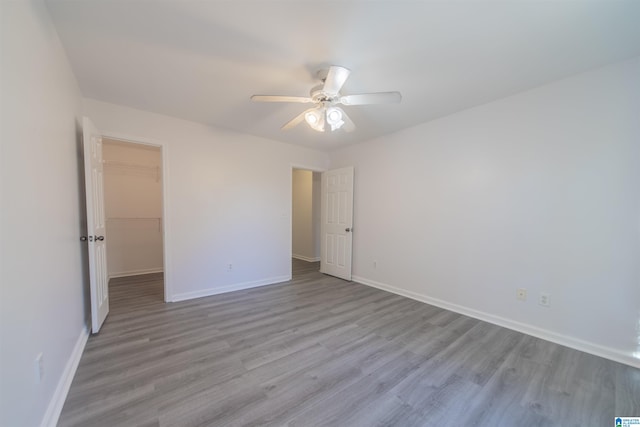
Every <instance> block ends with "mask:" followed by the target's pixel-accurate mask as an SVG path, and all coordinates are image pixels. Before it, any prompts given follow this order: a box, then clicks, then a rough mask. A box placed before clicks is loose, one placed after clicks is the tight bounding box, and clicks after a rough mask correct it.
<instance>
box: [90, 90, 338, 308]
mask: <svg viewBox="0 0 640 427" xmlns="http://www.w3.org/2000/svg"><path fill="white" fill-rule="evenodd" d="M84 107H85V112H86V114H87V115H88V116H89V117H90V118H91V119H92V120H93V121H94V122H95V124H96V126H97V127H98V129H99V130H100V131H101V132H103V133H105V134H107V135H109V136H111V137H116V138H124V139H128V140H138V141H143V142H156V143H159V144H162V145H163V146H164V150H165V151H164V153H165V156H166V164H165V176H164V178H165V180H164V185H165V187H166V197H167V198H166V202H165V206H166V207H167V209H168V210H167V211H166V212H165V214H166V216H165V227H166V231H165V237H166V239H167V241H166V242H165V249H166V251H167V254H166V255H165V261H166V262H165V275H166V279H167V281H168V283H169V284H170V289H169V292H168V298H169V299H173V300H179V299H184V298H193V297H197V296H203V295H210V294H214V293H218V292H224V291H228V290H233V289H240V288H245V287H250V286H257V285H260V284H266V283H273V282H277V281H283V280H287V279H288V277H289V272H290V263H291V261H290V258H289V257H290V244H291V243H290V242H291V225H290V221H291V219H290V212H291V165H292V164H303V165H309V167H313V168H326V167H327V165H328V155H327V154H324V153H319V152H317V151H313V150H309V149H306V148H300V147H295V146H292V145H288V144H282V143H278V142H274V141H270V140H266V139H261V138H257V137H253V136H249V135H241V134H238V133H235V132H227V131H223V130H219V129H215V128H212V127H209V126H206V125H203V124H197V123H193V122H188V121H185V120H180V119H176V118H172V117H167V116H162V115H158V114H153V113H148V112H144V111H140V110H134V109H131V108H126V107H122V106H117V105H113V104H107V103H103V102H98V101H95V100H91V99H85V103H84ZM228 264H232V265H233V267H232V269H231V271H229V269H228Z"/></svg>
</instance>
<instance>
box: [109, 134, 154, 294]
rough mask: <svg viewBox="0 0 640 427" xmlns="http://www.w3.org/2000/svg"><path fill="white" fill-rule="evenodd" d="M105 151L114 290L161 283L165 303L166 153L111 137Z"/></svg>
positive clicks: (110, 283) (110, 275)
mask: <svg viewBox="0 0 640 427" xmlns="http://www.w3.org/2000/svg"><path fill="white" fill-rule="evenodd" d="M102 149H103V153H102V156H103V162H104V209H105V222H106V233H107V239H106V246H107V247H106V251H107V273H108V280H109V285H110V286H121V287H125V286H133V285H134V284H140V283H145V281H146V282H152V281H153V282H157V283H158V290H157V292H155V293H154V295H155V296H157V297H158V298H161V299H162V300H165V295H164V286H163V285H162V279H163V278H162V274H163V272H164V261H163V259H164V244H163V240H164V239H163V235H164V232H163V223H164V221H163V197H162V194H163V191H162V185H163V184H162V177H163V170H162V150H161V148H160V147H156V146H152V145H146V144H138V143H133V142H125V141H120V140H116V139H111V138H106V137H104V138H103V140H102ZM136 286H137V285H136Z"/></svg>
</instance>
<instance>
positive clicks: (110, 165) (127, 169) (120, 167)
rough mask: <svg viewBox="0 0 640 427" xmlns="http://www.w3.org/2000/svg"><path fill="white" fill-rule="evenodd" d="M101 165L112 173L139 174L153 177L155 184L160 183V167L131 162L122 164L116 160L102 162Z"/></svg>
mask: <svg viewBox="0 0 640 427" xmlns="http://www.w3.org/2000/svg"><path fill="white" fill-rule="evenodd" d="M102 164H103V165H104V166H105V167H106V169H107V170H111V171H112V172H116V171H120V172H122V173H128V174H141V175H148V176H153V177H154V178H155V179H156V182H158V181H160V166H155V165H141V164H139V163H133V162H122V161H118V160H103V161H102Z"/></svg>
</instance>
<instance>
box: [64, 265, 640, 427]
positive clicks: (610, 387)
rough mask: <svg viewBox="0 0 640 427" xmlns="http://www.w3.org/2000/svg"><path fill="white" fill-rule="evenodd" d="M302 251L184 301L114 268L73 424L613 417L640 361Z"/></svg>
mask: <svg viewBox="0 0 640 427" xmlns="http://www.w3.org/2000/svg"><path fill="white" fill-rule="evenodd" d="M317 270H318V264H317V263H306V262H304V261H298V260H294V280H292V281H291V282H287V283H283V284H278V285H271V286H265V287H261V288H255V289H252V290H245V291H238V292H233V293H228V294H223V295H217V296H212V297H207V298H200V299H196V300H190V301H185V302H179V303H171V304H164V303H163V302H162V291H163V288H162V276H161V275H147V276H137V277H132V278H122V279H115V280H112V281H111V285H110V296H111V313H110V314H109V317H108V318H107V321H106V323H105V325H104V327H103V329H102V331H101V332H100V333H99V334H98V335H95V336H91V337H90V338H89V341H88V343H87V346H86V349H85V352H84V354H83V356H82V360H81V362H80V366H79V368H78V371H77V373H76V376H75V378H74V380H73V384H72V386H71V390H70V392H69V395H68V398H67V401H66V403H65V405H64V408H63V411H62V415H61V418H60V422H59V425H60V426H109V427H114V426H258V425H260V426H262V425H273V426H282V425H288V426H323V425H328V426H438V427H443V426H509V427H513V426H581V427H583V426H610V425H613V417H614V415H617V416H631V415H635V416H640V370H639V369H634V368H631V367H628V366H624V365H621V364H618V363H614V362H611V361H608V360H605V359H602V358H599V357H595V356H591V355H589V354H585V353H582V352H579V351H576V350H571V349H569V348H566V347H562V346H559V345H556V344H552V343H549V342H546V341H543V340H540V339H537V338H533V337H530V336H527V335H523V334H521V333H518V332H514V331H511V330H508V329H504V328H501V327H498V326H494V325H491V324H489V323H485V322H481V321H478V320H475V319H472V318H469V317H465V316H462V315H459V314H456V313H452V312H449V311H446V310H442V309H439V308H436V307H433V306H430V305H427V304H423V303H420V302H417V301H413V300H410V299H407V298H403V297H400V296H397V295H393V294H390V293H387V292H384V291H380V290H377V289H373V288H370V287H367V286H364V285H360V284H357V283H351V282H345V281H343V280H340V279H336V278H332V277H329V276H324V275H322V274H320V273H319V272H318V271H317Z"/></svg>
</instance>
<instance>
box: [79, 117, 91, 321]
mask: <svg viewBox="0 0 640 427" xmlns="http://www.w3.org/2000/svg"><path fill="white" fill-rule="evenodd" d="M83 147H84V146H83V142H82V121H81V120H78V119H76V157H77V165H78V197H79V198H80V200H79V201H78V202H79V203H78V209H79V210H80V211H79V212H78V216H79V218H80V224H79V227H78V236H77V237H78V244H79V245H80V246H81V249H80V256H81V260H80V261H81V268H82V284H81V285H80V286H82V301H83V302H84V318H85V323H86V324H87V325H88V324H89V321H90V319H91V290H90V288H89V286H90V285H89V280H90V278H89V253H88V251H87V242H86V241H85V242H83V241H80V236H86V235H87V234H88V230H87V209H86V206H87V198H86V187H85V182H84V148H83Z"/></svg>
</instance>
